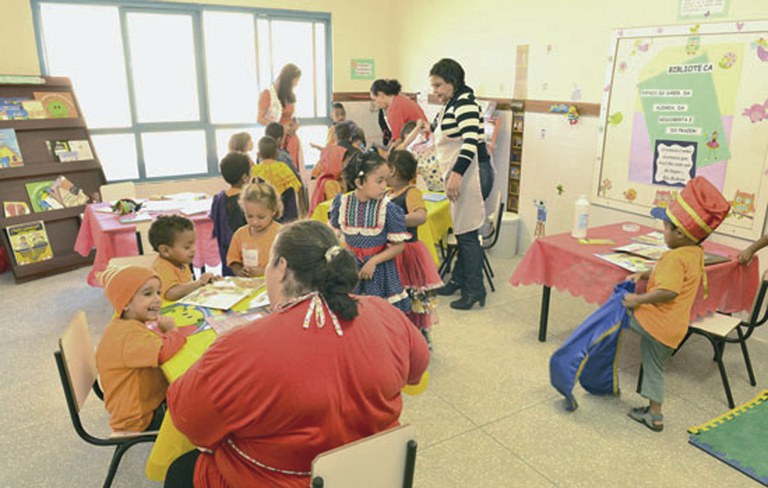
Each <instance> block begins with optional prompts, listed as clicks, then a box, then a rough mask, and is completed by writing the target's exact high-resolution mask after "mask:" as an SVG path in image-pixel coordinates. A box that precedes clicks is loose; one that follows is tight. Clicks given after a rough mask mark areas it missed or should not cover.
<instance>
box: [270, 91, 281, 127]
mask: <svg viewBox="0 0 768 488" xmlns="http://www.w3.org/2000/svg"><path fill="white" fill-rule="evenodd" d="M282 116H283V106H282V105H281V104H280V99H279V98H278V97H277V90H276V89H275V85H269V110H268V111H267V119H269V121H270V122H280V119H281V118H282Z"/></svg>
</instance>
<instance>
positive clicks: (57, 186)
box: [51, 176, 88, 207]
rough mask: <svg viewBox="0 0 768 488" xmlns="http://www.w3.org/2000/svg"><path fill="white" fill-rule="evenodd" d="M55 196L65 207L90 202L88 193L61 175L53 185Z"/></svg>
mask: <svg viewBox="0 0 768 488" xmlns="http://www.w3.org/2000/svg"><path fill="white" fill-rule="evenodd" d="M51 190H52V195H53V198H55V199H56V200H58V201H59V203H61V204H62V205H64V206H65V207H77V206H80V205H85V204H86V203H88V195H86V194H85V193H84V192H83V190H82V189H81V188H80V187H78V186H75V185H74V184H73V183H72V182H71V181H69V180H68V179H67V177H66V176H59V177H58V178H56V181H55V182H54V183H53V185H51Z"/></svg>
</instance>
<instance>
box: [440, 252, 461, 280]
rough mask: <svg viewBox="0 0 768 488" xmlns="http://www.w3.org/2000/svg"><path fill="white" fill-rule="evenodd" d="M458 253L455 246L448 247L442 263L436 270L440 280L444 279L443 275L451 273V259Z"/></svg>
mask: <svg viewBox="0 0 768 488" xmlns="http://www.w3.org/2000/svg"><path fill="white" fill-rule="evenodd" d="M457 252H458V248H457V247H455V246H448V251H447V254H446V256H445V259H443V262H442V263H440V268H439V269H438V270H437V272H438V274H439V275H440V278H445V275H447V274H448V273H450V271H451V262H452V261H453V258H454V257H455V256H456V253H457Z"/></svg>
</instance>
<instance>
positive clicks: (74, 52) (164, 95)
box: [30, 0, 332, 181]
mask: <svg viewBox="0 0 768 488" xmlns="http://www.w3.org/2000/svg"><path fill="white" fill-rule="evenodd" d="M30 1H31V5H32V12H33V18H34V24H35V33H36V38H37V44H38V52H39V53H40V69H41V72H42V73H43V74H44V75H51V76H67V77H69V78H71V79H72V82H73V84H74V87H75V90H76V93H77V96H78V99H79V100H80V105H81V108H82V110H83V113H84V116H85V117H86V120H87V122H88V124H89V130H90V132H91V137H92V138H93V141H94V144H95V146H96V150H97V151H98V153H99V157H100V159H101V160H102V164H103V165H104V170H105V173H106V175H107V179H108V180H110V181H120V180H137V181H145V180H160V179H169V178H175V179H178V178H179V177H189V176H213V175H218V174H219V171H218V161H219V159H220V158H221V156H223V154H224V153H225V152H226V142H227V140H228V138H229V136H230V135H231V134H233V133H235V132H242V131H248V132H250V133H251V134H252V135H253V137H254V141H256V140H257V139H258V137H260V136H261V134H262V133H263V128H262V127H261V126H259V125H258V124H257V122H256V117H257V110H258V97H259V94H260V92H261V91H262V90H263V89H265V88H267V87H268V86H269V85H270V84H271V83H272V82H273V80H274V78H275V77H276V76H277V74H278V73H279V71H280V68H281V67H282V65H283V64H285V63H288V62H292V63H294V64H296V65H298V66H299V67H300V68H301V70H302V79H301V82H300V83H299V86H298V87H297V88H296V95H297V104H296V116H297V118H298V120H299V123H300V124H301V126H302V129H301V131H300V136H301V134H302V133H303V134H306V135H308V136H309V135H310V134H311V135H312V139H313V140H317V139H318V138H319V137H320V135H321V134H322V135H324V134H325V130H326V126H327V125H328V123H329V122H330V119H329V117H328V115H329V105H330V100H331V90H332V87H331V76H332V71H331V66H332V62H331V23H330V21H331V16H330V14H328V13H319V12H299V11H289V10H275V9H258V8H248V7H228V6H219V5H199V4H182V3H162V2H144V1H136V0H111V1H109V0H30ZM301 137H302V138H303V136H301ZM304 146H305V147H307V146H308V144H304Z"/></svg>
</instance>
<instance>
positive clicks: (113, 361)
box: [96, 317, 168, 432]
mask: <svg viewBox="0 0 768 488" xmlns="http://www.w3.org/2000/svg"><path fill="white" fill-rule="evenodd" d="M162 346H163V340H162V339H161V338H160V337H159V336H158V335H157V334H155V333H154V332H152V331H151V330H149V329H147V326H146V324H144V323H142V322H139V321H138V320H123V319H120V318H117V317H115V318H113V319H112V322H110V323H109V325H107V328H106V330H105V331H104V336H103V337H102V338H101V342H99V347H98V348H96V367H97V369H98V371H99V380H100V382H101V385H102V387H103V388H104V404H105V406H106V407H107V411H109V414H110V419H109V425H110V426H111V427H112V430H115V431H131V432H140V431H143V430H145V429H146V428H147V427H148V426H149V424H150V422H151V421H152V414H153V413H154V411H155V409H156V408H157V407H158V406H159V405H160V404H161V403H162V402H163V400H164V399H165V390H166V389H167V388H168V381H166V379H165V376H164V375H163V372H162V370H161V369H160V368H159V359H158V358H159V354H160V348H162Z"/></svg>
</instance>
